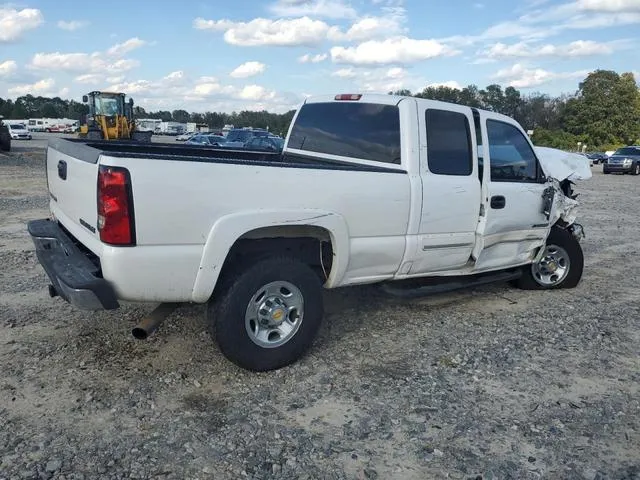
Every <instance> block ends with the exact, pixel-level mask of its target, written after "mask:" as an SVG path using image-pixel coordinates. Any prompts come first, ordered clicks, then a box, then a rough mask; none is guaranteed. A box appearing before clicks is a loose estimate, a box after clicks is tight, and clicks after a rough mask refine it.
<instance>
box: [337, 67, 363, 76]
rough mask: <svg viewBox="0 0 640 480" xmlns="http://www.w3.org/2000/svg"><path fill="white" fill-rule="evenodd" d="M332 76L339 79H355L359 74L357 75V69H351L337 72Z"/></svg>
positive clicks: (342, 69)
mask: <svg viewBox="0 0 640 480" xmlns="http://www.w3.org/2000/svg"><path fill="white" fill-rule="evenodd" d="M331 76H332V77H338V78H355V77H357V76H358V74H357V73H356V71H355V69H353V68H351V67H349V68H341V69H340V70H336V71H335V72H332V73H331Z"/></svg>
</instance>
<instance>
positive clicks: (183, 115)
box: [171, 110, 189, 123]
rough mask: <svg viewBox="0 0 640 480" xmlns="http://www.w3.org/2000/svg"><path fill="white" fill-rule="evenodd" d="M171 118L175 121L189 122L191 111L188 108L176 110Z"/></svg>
mask: <svg viewBox="0 0 640 480" xmlns="http://www.w3.org/2000/svg"><path fill="white" fill-rule="evenodd" d="M171 118H172V119H173V121H174V122H180V123H187V122H188V121H189V112H187V111H186V110H174V111H173V113H172V114H171Z"/></svg>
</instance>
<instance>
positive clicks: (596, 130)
mask: <svg viewBox="0 0 640 480" xmlns="http://www.w3.org/2000/svg"><path fill="white" fill-rule="evenodd" d="M563 120H564V125H565V128H566V130H567V131H569V132H571V133H573V134H575V135H584V136H585V137H586V141H587V144H588V145H593V146H596V147H598V146H602V145H611V144H629V143H632V142H635V140H637V139H638V137H640V92H639V91H638V87H637V85H636V81H635V78H634V76H633V74H632V73H624V74H622V75H618V73H616V72H614V71H609V70H596V71H595V72H592V73H590V74H589V75H588V76H587V78H586V79H585V80H584V81H583V82H581V83H580V85H579V90H578V93H577V95H576V96H575V97H574V98H572V99H569V100H568V101H567V103H566V108H565V111H564V119H563Z"/></svg>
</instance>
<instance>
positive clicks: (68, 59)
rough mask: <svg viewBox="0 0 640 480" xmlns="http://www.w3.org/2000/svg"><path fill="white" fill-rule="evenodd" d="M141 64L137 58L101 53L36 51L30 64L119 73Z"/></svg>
mask: <svg viewBox="0 0 640 480" xmlns="http://www.w3.org/2000/svg"><path fill="white" fill-rule="evenodd" d="M138 65H139V62H138V61H137V60H131V59H119V60H115V61H114V60H111V59H105V58H103V55H102V54H101V53H98V52H96V53H91V54H89V53H60V52H54V53H36V54H35V55H34V56H33V58H32V59H31V63H30V64H29V66H30V68H32V69H36V70H57V71H60V70H62V71H66V72H87V73H119V72H123V71H127V70H131V69H133V68H135V67H137V66H138Z"/></svg>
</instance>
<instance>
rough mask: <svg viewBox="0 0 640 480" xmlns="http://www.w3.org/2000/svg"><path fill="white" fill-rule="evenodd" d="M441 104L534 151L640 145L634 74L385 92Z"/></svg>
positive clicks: (64, 113)
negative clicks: (527, 135) (524, 134)
mask: <svg viewBox="0 0 640 480" xmlns="http://www.w3.org/2000/svg"><path fill="white" fill-rule="evenodd" d="M389 93H390V94H392V93H393V94H400V95H408V96H414V97H419V98H428V99H433V100H442V101H446V102H452V103H456V104H460V105H466V106H470V107H477V108H482V109H487V110H491V111H494V112H498V113H503V114H505V115H509V116H510V117H513V118H515V119H516V120H517V121H518V122H519V123H520V124H521V125H522V126H523V127H524V128H525V129H526V130H533V136H532V140H533V142H534V143H535V144H536V145H539V146H548V147H555V148H561V149H565V150H575V149H576V148H577V145H578V142H580V143H581V144H583V145H585V144H586V145H587V148H588V149H589V150H611V149H615V148H617V147H619V146H622V145H629V144H632V143H640V90H638V85H637V84H636V80H635V78H634V76H633V74H632V73H622V74H618V73H616V72H614V71H610V70H596V71H594V72H592V73H590V74H589V75H588V76H587V77H586V78H585V79H584V80H583V81H582V82H580V83H579V85H578V90H577V91H576V92H575V93H573V94H564V95H560V96H557V97H552V96H550V95H547V94H544V93H539V92H534V93H531V94H527V95H524V94H522V93H521V92H520V91H519V90H517V89H516V88H514V87H507V88H505V89H503V88H502V86H501V85H498V84H492V85H488V86H487V87H485V88H483V89H479V88H478V87H477V86H476V85H468V86H466V87H464V88H463V89H456V88H450V87H446V86H439V87H426V88H425V89H423V90H422V91H421V92H415V93H412V92H411V91H409V90H399V91H395V92H389ZM86 113H88V107H87V106H86V105H84V104H82V103H80V102H77V101H75V100H63V99H61V98H59V97H55V98H47V97H41V96H39V97H34V96H33V95H25V96H21V97H18V98H17V99H16V100H15V101H13V100H10V99H6V100H5V99H2V98H0V115H3V116H4V117H5V118H7V119H26V118H40V117H46V118H62V117H65V118H73V119H80V118H81V116H82V115H83V114H86ZM134 113H135V116H136V118H157V119H162V120H163V121H176V122H183V123H185V122H197V123H204V124H207V125H209V128H211V129H214V130H215V129H221V128H222V127H223V126H224V125H227V124H232V125H234V126H236V127H246V126H253V127H262V128H269V130H271V131H273V132H277V133H280V134H283V133H286V131H287V130H288V128H289V124H290V123H291V120H292V118H293V115H294V113H295V112H294V111H293V110H291V111H289V112H287V113H284V114H277V113H269V112H267V111H260V112H255V111H241V112H231V113H224V112H206V113H190V112H187V111H186V110H173V111H168V110H167V111H164V110H161V111H155V112H151V111H150V112H147V111H146V110H145V109H144V108H142V107H139V106H136V107H134Z"/></svg>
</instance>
